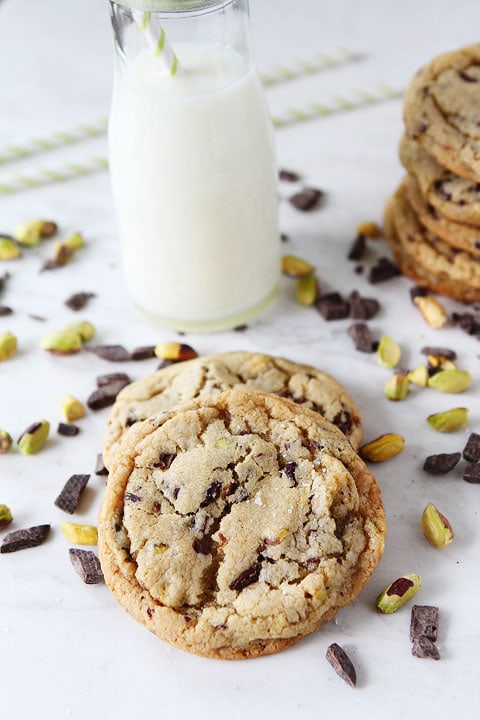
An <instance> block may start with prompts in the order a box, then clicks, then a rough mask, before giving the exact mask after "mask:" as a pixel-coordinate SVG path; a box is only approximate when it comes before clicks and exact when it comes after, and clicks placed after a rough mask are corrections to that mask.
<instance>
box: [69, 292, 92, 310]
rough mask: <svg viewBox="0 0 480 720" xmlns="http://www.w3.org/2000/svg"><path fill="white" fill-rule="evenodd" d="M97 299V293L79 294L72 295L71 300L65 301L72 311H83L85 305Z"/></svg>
mask: <svg viewBox="0 0 480 720" xmlns="http://www.w3.org/2000/svg"><path fill="white" fill-rule="evenodd" d="M94 297H95V293H92V292H78V293H74V294H73V295H70V297H69V298H67V299H66V300H65V305H66V306H67V307H69V308H70V310H75V311H77V310H83V308H84V307H85V305H86V304H87V303H88V301H89V300H91V299H92V298H94Z"/></svg>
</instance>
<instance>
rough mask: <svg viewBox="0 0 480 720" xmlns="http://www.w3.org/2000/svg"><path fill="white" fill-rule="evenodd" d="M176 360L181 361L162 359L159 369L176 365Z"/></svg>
mask: <svg viewBox="0 0 480 720" xmlns="http://www.w3.org/2000/svg"><path fill="white" fill-rule="evenodd" d="M176 362H179V361H178V360H162V362H161V363H160V365H157V370H163V369H164V368H166V367H170V365H175V363H176Z"/></svg>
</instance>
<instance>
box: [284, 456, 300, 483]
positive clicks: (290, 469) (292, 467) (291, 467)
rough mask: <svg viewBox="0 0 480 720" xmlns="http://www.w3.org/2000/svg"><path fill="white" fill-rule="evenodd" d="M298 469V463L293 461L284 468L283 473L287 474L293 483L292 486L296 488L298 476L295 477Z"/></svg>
mask: <svg viewBox="0 0 480 720" xmlns="http://www.w3.org/2000/svg"><path fill="white" fill-rule="evenodd" d="M296 469H297V463H296V462H293V461H292V462H288V463H287V464H286V465H285V466H284V467H283V472H284V473H285V475H286V476H287V478H288V479H289V480H290V482H291V483H292V486H295V485H296V484H297V478H296V476H295V471H296Z"/></svg>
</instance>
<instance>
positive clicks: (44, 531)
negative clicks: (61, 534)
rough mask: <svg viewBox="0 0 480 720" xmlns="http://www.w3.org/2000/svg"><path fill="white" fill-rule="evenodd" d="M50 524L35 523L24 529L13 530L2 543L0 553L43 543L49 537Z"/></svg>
mask: <svg viewBox="0 0 480 720" xmlns="http://www.w3.org/2000/svg"><path fill="white" fill-rule="evenodd" d="M49 532H50V525H34V526H33V527H29V528H24V529H23V530H12V532H9V533H7V534H6V535H5V536H4V537H3V538H2V541H1V543H0V553H10V552H16V551H17V550H24V549H25V548H31V547H36V546H37V545H41V544H42V543H43V542H45V540H46V539H47V536H48V533H49Z"/></svg>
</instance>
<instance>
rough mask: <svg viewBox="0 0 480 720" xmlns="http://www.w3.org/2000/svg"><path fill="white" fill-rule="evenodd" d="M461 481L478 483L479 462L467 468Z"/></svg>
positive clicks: (479, 481)
mask: <svg viewBox="0 0 480 720" xmlns="http://www.w3.org/2000/svg"><path fill="white" fill-rule="evenodd" d="M463 479H464V480H466V481H467V482H469V483H475V484H477V483H480V462H477V463H474V464H472V465H470V466H469V467H467V469H466V470H465V472H464V473H463Z"/></svg>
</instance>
